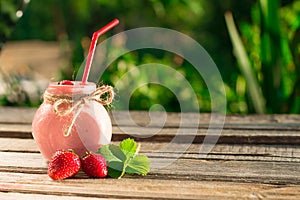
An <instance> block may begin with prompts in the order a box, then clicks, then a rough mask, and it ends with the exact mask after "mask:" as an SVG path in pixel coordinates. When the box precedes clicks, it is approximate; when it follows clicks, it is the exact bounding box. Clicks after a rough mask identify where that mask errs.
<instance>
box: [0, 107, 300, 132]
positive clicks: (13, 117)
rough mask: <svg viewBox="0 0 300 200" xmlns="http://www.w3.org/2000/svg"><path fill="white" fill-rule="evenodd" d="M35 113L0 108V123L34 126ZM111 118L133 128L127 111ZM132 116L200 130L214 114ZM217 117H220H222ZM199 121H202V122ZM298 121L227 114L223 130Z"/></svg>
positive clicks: (295, 126) (293, 126)
mask: <svg viewBox="0 0 300 200" xmlns="http://www.w3.org/2000/svg"><path fill="white" fill-rule="evenodd" d="M35 111H36V108H25V107H24V108H20V107H0V124H1V123H2V124H7V123H17V124H20V123H21V124H31V122H32V118H33V116H34V113H35ZM166 114H167V115H166ZM165 115H166V116H165ZM110 116H111V119H112V123H113V125H114V126H128V125H130V124H131V125H132V123H130V120H131V119H129V118H128V112H127V111H112V112H110ZM130 116H131V117H132V120H133V122H135V123H136V124H137V125H140V126H147V125H148V126H150V127H151V126H154V127H155V126H157V125H158V126H159V127H161V124H164V126H165V127H179V125H180V121H181V118H182V119H183V120H184V122H185V123H184V125H183V127H199V128H207V127H208V125H209V123H210V120H211V117H212V115H210V114H207V113H161V112H148V111H130ZM149 116H151V117H152V118H150V117H149ZM214 116H216V117H218V116H220V115H214ZM214 116H213V117H214ZM198 118H199V119H200V120H199V121H198ZM151 119H152V121H151ZM164 119H165V120H164ZM299 121H300V115H284V114H282V115H227V116H226V119H225V126H224V128H227V129H249V128H257V129H267V130H274V129H282V130H299V129H300V123H299Z"/></svg>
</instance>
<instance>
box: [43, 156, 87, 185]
mask: <svg viewBox="0 0 300 200" xmlns="http://www.w3.org/2000/svg"><path fill="white" fill-rule="evenodd" d="M80 167H81V162H80V158H79V156H78V155H76V154H75V153H74V152H73V151H65V150H58V151H56V152H55V154H54V155H53V156H52V158H51V160H50V162H49V166H48V175H49V176H50V178H52V179H53V180H62V179H65V178H68V177H71V176H74V175H75V174H77V173H78V172H79V170H80Z"/></svg>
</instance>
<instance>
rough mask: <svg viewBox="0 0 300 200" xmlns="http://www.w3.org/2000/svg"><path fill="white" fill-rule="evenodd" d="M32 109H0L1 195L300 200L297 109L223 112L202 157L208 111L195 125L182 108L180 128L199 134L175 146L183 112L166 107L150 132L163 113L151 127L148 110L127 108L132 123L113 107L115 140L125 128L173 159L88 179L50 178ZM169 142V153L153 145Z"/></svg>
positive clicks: (157, 157)
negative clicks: (136, 171) (138, 171)
mask: <svg viewBox="0 0 300 200" xmlns="http://www.w3.org/2000/svg"><path fill="white" fill-rule="evenodd" d="M34 112H35V109H32V108H0V199H75V200H76V199H95V198H98V199H300V123H299V122H300V115H248V116H236V115H233V116H227V117H226V123H225V125H224V128H223V131H222V134H221V136H220V138H219V140H218V143H217V144H216V145H215V146H214V147H213V149H212V151H211V152H210V153H209V154H207V155H206V154H200V153H199V152H200V147H201V143H202V142H203V139H204V137H205V135H206V133H207V128H208V125H209V122H210V115H209V114H200V116H201V121H200V123H199V124H198V123H197V122H195V119H196V118H197V117H198V116H199V114H196V113H186V114H182V116H183V118H184V119H187V120H185V121H186V123H185V124H183V126H181V127H180V128H181V129H182V130H183V133H184V134H185V135H186V136H188V135H189V134H191V132H192V131H191V130H193V129H195V128H196V130H197V135H196V136H195V138H194V139H193V143H192V144H190V145H189V144H188V149H187V150H186V151H184V152H180V147H181V146H182V145H187V144H185V143H184V142H185V140H178V141H177V140H176V141H175V142H174V141H172V139H173V138H174V136H175V134H176V132H177V130H178V127H179V121H180V119H181V118H180V116H181V115H180V114H178V113H177V114H176V113H169V114H168V115H167V119H166V122H165V123H164V127H163V129H161V130H160V131H159V132H158V133H157V134H154V135H152V136H151V131H152V132H153V130H154V131H155V130H156V129H158V128H160V127H159V126H158V125H157V124H156V123H158V122H159V121H161V120H160V119H163V117H164V114H163V113H152V114H153V116H155V117H154V118H153V119H156V120H154V122H153V123H150V125H148V124H149V115H148V113H147V112H131V116H132V119H133V120H134V121H135V122H136V123H137V124H139V126H137V125H136V126H133V125H132V124H131V125H128V124H129V121H128V120H129V119H128V118H126V117H125V112H121V111H115V112H113V115H112V116H117V117H118V119H119V120H118V122H116V120H113V134H114V135H113V143H118V142H119V141H120V140H122V139H124V138H127V137H132V138H134V136H132V135H127V134H126V133H127V131H130V130H131V131H132V132H139V133H140V134H141V135H136V136H135V139H136V140H137V141H138V142H140V143H141V153H142V154H146V155H148V156H149V158H150V159H151V164H152V166H160V164H164V163H171V164H170V165H167V166H165V167H164V168H156V170H152V171H151V172H150V173H149V175H147V176H145V177H140V176H125V177H124V178H122V179H112V178H106V179H93V178H88V177H87V176H85V175H84V174H83V173H79V174H78V175H76V176H75V177H74V178H70V179H65V180H63V181H53V180H51V179H50V178H49V177H48V175H47V163H46V162H45V161H44V160H43V158H42V156H41V154H40V153H39V150H38V148H37V146H36V144H35V142H34V140H33V139H32V135H31V121H32V117H33V115H34ZM147 125H148V126H147ZM124 130H125V131H124ZM143 133H145V134H143ZM171 141H172V142H171ZM170 143H171V145H172V148H170V150H169V151H168V149H165V150H164V152H163V151H158V150H161V149H163V148H164V147H166V145H168V144H170ZM173 147H175V150H174V148H173ZM177 147H178V148H177ZM176 149H178V150H176ZM172 160H173V161H174V162H171V161H172Z"/></svg>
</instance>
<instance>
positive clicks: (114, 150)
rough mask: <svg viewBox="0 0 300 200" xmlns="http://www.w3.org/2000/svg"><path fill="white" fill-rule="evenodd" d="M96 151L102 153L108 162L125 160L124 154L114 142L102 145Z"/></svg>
mask: <svg viewBox="0 0 300 200" xmlns="http://www.w3.org/2000/svg"><path fill="white" fill-rule="evenodd" d="M97 153H99V154H101V155H103V156H104V158H105V159H106V161H107V162H108V163H109V162H113V161H116V162H124V161H125V160H126V155H125V154H124V153H123V151H122V150H121V149H120V148H119V147H118V146H116V145H114V144H107V145H104V146H102V147H101V148H100V149H99V150H98V152H97Z"/></svg>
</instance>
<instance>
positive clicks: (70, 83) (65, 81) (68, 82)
mask: <svg viewBox="0 0 300 200" xmlns="http://www.w3.org/2000/svg"><path fill="white" fill-rule="evenodd" d="M58 85H74V83H73V82H72V81H69V80H63V81H60V82H58Z"/></svg>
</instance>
